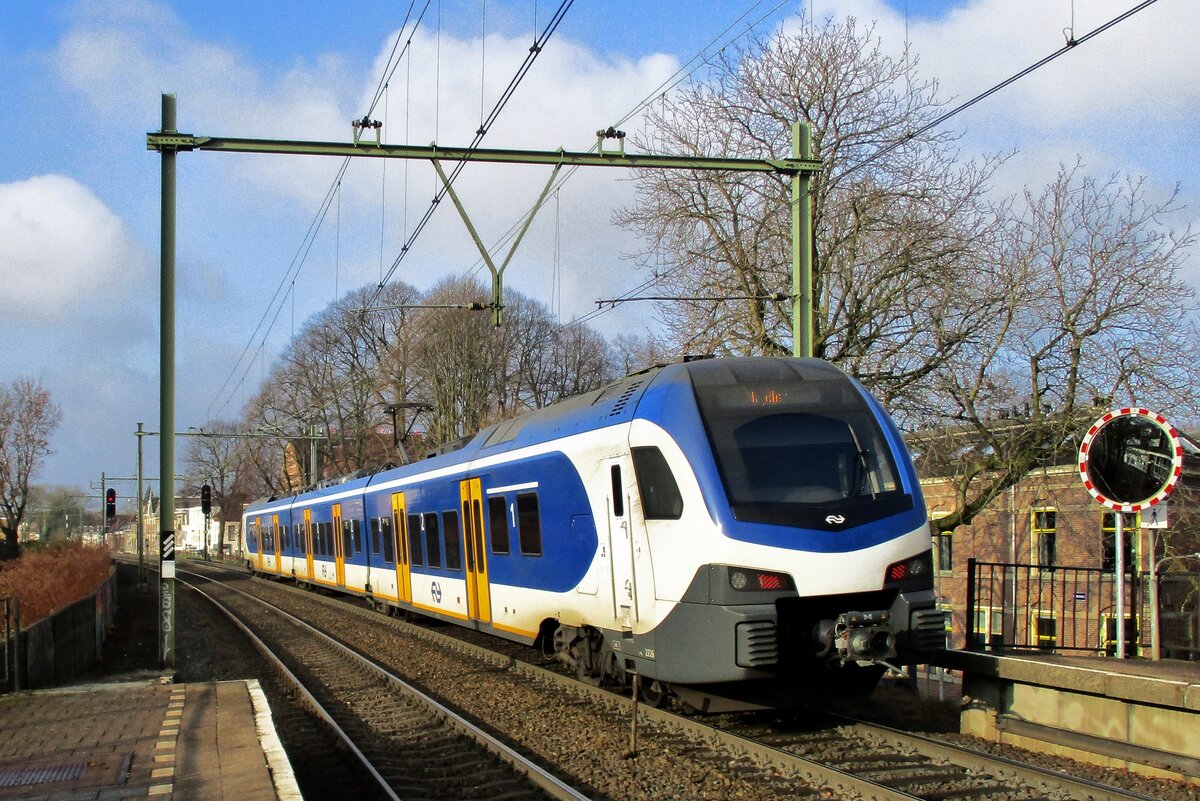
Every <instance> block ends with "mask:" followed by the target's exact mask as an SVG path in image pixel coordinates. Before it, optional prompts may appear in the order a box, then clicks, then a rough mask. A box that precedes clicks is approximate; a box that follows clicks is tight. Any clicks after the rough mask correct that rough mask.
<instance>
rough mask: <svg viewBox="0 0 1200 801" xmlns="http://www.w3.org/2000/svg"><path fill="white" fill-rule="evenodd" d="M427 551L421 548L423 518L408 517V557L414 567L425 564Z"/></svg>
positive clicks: (417, 516) (416, 516)
mask: <svg viewBox="0 0 1200 801" xmlns="http://www.w3.org/2000/svg"><path fill="white" fill-rule="evenodd" d="M424 553H425V549H424V548H423V547H421V516H420V515H409V516H408V556H409V559H410V563H411V564H414V565H423V564H425V556H424Z"/></svg>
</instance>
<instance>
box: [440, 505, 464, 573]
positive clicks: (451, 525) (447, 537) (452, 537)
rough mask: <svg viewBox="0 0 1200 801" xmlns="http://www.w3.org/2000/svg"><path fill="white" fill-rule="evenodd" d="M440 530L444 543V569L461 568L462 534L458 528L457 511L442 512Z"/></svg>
mask: <svg viewBox="0 0 1200 801" xmlns="http://www.w3.org/2000/svg"><path fill="white" fill-rule="evenodd" d="M442 532H443V534H444V537H443V540H444V542H445V543H446V569H447V570H462V535H461V534H460V533H459V530H458V512H455V511H453V510H451V511H448V512H442Z"/></svg>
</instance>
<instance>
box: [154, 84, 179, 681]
mask: <svg viewBox="0 0 1200 801" xmlns="http://www.w3.org/2000/svg"><path fill="white" fill-rule="evenodd" d="M162 133H163V135H164V136H168V137H169V136H171V135H173V134H176V133H177V131H176V130H175V95H169V94H164V95H163V96H162ZM177 149H178V146H177V145H174V144H164V145H163V146H161V147H160V148H159V153H160V154H161V155H162V198H161V219H160V228H161V235H160V240H159V247H160V249H161V251H160V254H159V308H160V310H161V311H160V315H159V317H160V319H159V343H158V364H159V370H158V376H159V379H158V380H159V384H158V421H159V430H160V431H162V432H163V434H162V437H161V441H160V442H159V451H158V475H159V482H160V483H159V499H158V502H159V515H158V558H159V570H158V577H159V635H160V636H159V655H160V659H159V661H160V662H161V666H162V667H163V668H174V667H175V436H174V432H175V152H176V150H177Z"/></svg>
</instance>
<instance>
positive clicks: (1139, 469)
mask: <svg viewBox="0 0 1200 801" xmlns="http://www.w3.org/2000/svg"><path fill="white" fill-rule="evenodd" d="M1079 472H1080V478H1081V479H1082V480H1083V484H1084V486H1085V487H1086V488H1087V490H1088V492H1090V493H1091V494H1092V497H1094V498H1095V499H1096V500H1097V501H1099V502H1100V503H1102V504H1104V505H1105V506H1107V507H1109V508H1111V509H1116V510H1117V511H1121V512H1138V511H1141V510H1142V509H1143V508H1145V507H1147V506H1153V505H1155V504H1157V503H1159V502H1160V501H1162V500H1163V499H1164V498H1165V497H1166V496H1167V495H1168V494H1170V492H1171V490H1173V489H1174V488H1175V483H1176V482H1177V481H1178V480H1179V475H1180V473H1182V472H1183V446H1182V444H1181V443H1180V441H1179V433H1178V432H1177V431H1176V430H1175V429H1174V428H1173V427H1172V426H1171V424H1170V423H1168V422H1167V421H1166V419H1165V418H1164V417H1163V416H1162V415H1160V414H1156V413H1154V412H1151V411H1149V410H1148V409H1120V410H1117V411H1113V412H1109V413H1108V414H1106V415H1104V417H1102V418H1100V419H1099V420H1097V421H1096V422H1095V424H1093V425H1092V427H1091V428H1090V429H1089V430H1088V433H1087V434H1086V435H1085V436H1084V438H1083V442H1082V444H1081V445H1080V447H1079Z"/></svg>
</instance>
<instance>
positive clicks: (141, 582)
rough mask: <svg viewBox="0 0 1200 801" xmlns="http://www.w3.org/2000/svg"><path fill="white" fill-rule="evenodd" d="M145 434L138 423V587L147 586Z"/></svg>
mask: <svg viewBox="0 0 1200 801" xmlns="http://www.w3.org/2000/svg"><path fill="white" fill-rule="evenodd" d="M144 436H145V430H144V429H143V427H142V424H141V423H138V428H137V445H138V447H137V452H138V463H137V555H138V581H137V583H138V589H143V588H145V586H146V584H147V582H146V560H145V556H144V554H143V553H142V543H143V542H144V541H145V538H144V533H143V532H142V514H143V512H144V510H143V509H142V437H144Z"/></svg>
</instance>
